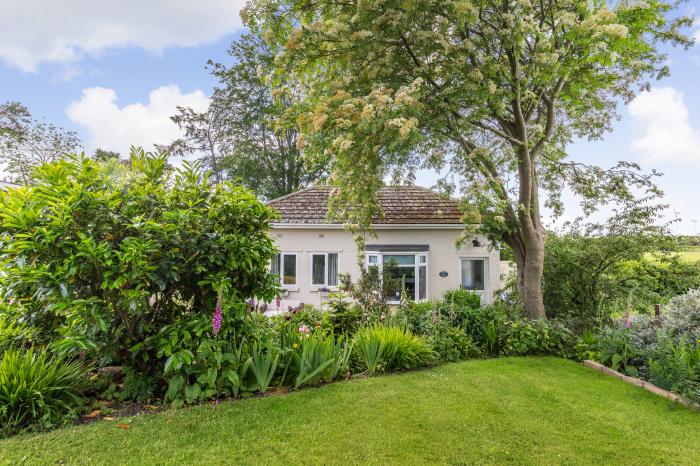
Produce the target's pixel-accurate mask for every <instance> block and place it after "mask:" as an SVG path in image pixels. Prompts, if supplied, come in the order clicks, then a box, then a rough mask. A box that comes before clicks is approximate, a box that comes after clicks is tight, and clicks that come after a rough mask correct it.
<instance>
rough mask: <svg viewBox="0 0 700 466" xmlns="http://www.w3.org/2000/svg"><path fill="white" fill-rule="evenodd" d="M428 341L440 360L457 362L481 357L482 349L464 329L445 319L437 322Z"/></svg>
mask: <svg viewBox="0 0 700 466" xmlns="http://www.w3.org/2000/svg"><path fill="white" fill-rule="evenodd" d="M427 338H428V343H429V344H430V347H431V348H432V349H433V351H435V353H436V356H437V358H438V359H439V360H440V361H445V362H455V361H461V360H463V359H470V358H476V357H479V355H480V354H481V351H480V350H479V348H478V347H477V346H476V344H475V343H474V340H472V337H470V336H469V335H467V333H466V332H465V331H464V329H462V328H460V327H453V326H452V325H449V323H446V322H444V321H442V322H438V323H436V324H435V325H434V326H433V328H432V330H431V333H430V334H429V335H428V337H427Z"/></svg>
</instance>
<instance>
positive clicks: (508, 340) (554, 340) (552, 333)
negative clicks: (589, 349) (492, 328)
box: [501, 319, 576, 358]
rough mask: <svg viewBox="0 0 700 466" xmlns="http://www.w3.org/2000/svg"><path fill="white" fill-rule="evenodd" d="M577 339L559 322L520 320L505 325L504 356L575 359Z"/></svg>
mask: <svg viewBox="0 0 700 466" xmlns="http://www.w3.org/2000/svg"><path fill="white" fill-rule="evenodd" d="M575 346H576V337H575V336H574V334H573V333H572V332H571V331H570V330H569V329H567V328H566V327H565V326H564V325H562V324H561V323H560V322H557V321H548V320H535V321H533V320H529V319H519V320H512V321H508V322H506V323H505V325H504V328H503V347H502V350H501V353H502V354H504V355H518V356H524V355H528V354H552V355H556V356H561V357H569V358H571V357H575V354H576V352H575Z"/></svg>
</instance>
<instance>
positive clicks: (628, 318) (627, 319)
mask: <svg viewBox="0 0 700 466" xmlns="http://www.w3.org/2000/svg"><path fill="white" fill-rule="evenodd" d="M625 327H627V328H630V327H632V316H631V315H630V313H629V312H628V313H627V316H625Z"/></svg>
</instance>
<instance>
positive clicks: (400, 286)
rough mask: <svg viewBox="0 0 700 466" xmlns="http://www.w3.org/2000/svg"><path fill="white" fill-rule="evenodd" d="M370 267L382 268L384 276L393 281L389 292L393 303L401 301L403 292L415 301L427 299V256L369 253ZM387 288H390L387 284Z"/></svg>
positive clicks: (367, 256) (368, 264) (368, 261)
mask: <svg viewBox="0 0 700 466" xmlns="http://www.w3.org/2000/svg"><path fill="white" fill-rule="evenodd" d="M366 258H367V266H368V267H380V269H382V270H383V272H384V273H383V276H384V277H386V278H389V279H391V280H392V282H393V284H394V286H392V289H390V290H388V291H389V294H390V296H391V298H390V299H391V302H398V301H400V300H401V292H402V291H403V290H405V292H406V295H407V296H408V298H409V299H411V300H413V301H419V300H422V299H426V297H427V289H428V256H427V254H402V253H369V254H367V255H366ZM385 286H390V285H389V284H385Z"/></svg>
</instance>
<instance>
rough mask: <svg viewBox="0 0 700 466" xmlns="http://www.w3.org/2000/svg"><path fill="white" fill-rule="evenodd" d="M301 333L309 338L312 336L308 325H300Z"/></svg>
mask: <svg viewBox="0 0 700 466" xmlns="http://www.w3.org/2000/svg"><path fill="white" fill-rule="evenodd" d="M299 333H302V334H305V335H306V336H307V337H309V336H311V329H310V328H309V326H308V325H300V326H299Z"/></svg>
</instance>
